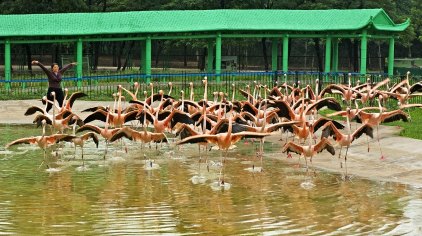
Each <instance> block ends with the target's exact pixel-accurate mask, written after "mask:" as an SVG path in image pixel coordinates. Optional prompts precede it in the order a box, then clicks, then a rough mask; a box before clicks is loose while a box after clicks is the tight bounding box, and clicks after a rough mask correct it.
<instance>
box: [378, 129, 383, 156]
mask: <svg viewBox="0 0 422 236" xmlns="http://www.w3.org/2000/svg"><path fill="white" fill-rule="evenodd" d="M377 140H378V147H379V149H380V152H381V159H384V154H383V153H382V149H381V143H380V136H379V133H378V125H377Z"/></svg>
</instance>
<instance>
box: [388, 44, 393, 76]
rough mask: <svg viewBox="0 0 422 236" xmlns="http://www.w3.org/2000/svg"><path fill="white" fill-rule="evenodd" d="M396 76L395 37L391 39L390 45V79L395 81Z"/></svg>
mask: <svg viewBox="0 0 422 236" xmlns="http://www.w3.org/2000/svg"><path fill="white" fill-rule="evenodd" d="M393 75H394V37H391V38H390V40H389V45H388V77H390V78H391V79H393Z"/></svg>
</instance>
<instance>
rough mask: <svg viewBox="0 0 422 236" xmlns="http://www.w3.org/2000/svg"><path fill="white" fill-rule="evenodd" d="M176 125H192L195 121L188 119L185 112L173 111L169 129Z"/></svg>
mask: <svg viewBox="0 0 422 236" xmlns="http://www.w3.org/2000/svg"><path fill="white" fill-rule="evenodd" d="M177 123H184V124H188V125H189V124H190V125H194V124H195V121H194V120H193V119H192V118H190V117H189V115H187V114H186V113H185V112H182V111H179V110H173V117H172V119H171V123H170V127H171V128H173V127H174V126H175V125H176V124H177Z"/></svg>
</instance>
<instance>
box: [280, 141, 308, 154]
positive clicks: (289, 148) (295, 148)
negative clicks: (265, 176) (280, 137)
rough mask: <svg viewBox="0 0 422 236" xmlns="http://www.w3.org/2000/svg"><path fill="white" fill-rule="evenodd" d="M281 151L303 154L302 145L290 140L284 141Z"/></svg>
mask: <svg viewBox="0 0 422 236" xmlns="http://www.w3.org/2000/svg"><path fill="white" fill-rule="evenodd" d="M281 152H283V153H285V152H287V153H289V152H294V153H296V154H299V155H301V154H303V147H302V146H299V145H297V144H296V143H294V142H292V141H289V142H288V143H286V144H285V145H284V147H283V150H282V151H281Z"/></svg>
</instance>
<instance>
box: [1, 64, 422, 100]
mask: <svg viewBox="0 0 422 236" xmlns="http://www.w3.org/2000/svg"><path fill="white" fill-rule="evenodd" d="M348 74H349V73H348V72H338V73H321V72H303V71H289V72H286V73H284V72H281V71H277V72H228V73H222V74H220V75H217V74H210V73H176V74H153V75H150V76H146V75H145V74H137V73H135V74H133V73H132V74H125V73H115V72H113V73H110V74H104V75H90V76H84V77H82V78H75V77H64V78H63V81H62V86H63V87H64V88H68V89H69V92H75V91H82V92H85V93H86V94H87V95H88V98H87V99H89V100H111V99H112V94H113V93H115V92H116V91H117V86H118V85H122V86H123V87H125V88H126V89H129V90H132V91H133V90H134V83H135V82H138V83H139V84H140V88H139V96H138V98H139V99H142V98H143V91H147V92H148V94H150V93H151V88H150V86H149V84H148V83H147V81H150V82H151V83H153V85H154V92H158V90H163V91H164V92H165V93H168V92H169V86H168V82H172V84H173V89H172V95H173V96H174V97H177V98H179V97H180V91H181V90H184V91H185V94H186V95H185V97H188V96H189V94H190V93H191V91H190V83H192V84H193V87H194V90H193V91H194V96H195V99H201V98H202V97H203V93H204V87H203V85H202V80H203V79H204V77H205V76H206V77H207V78H208V94H211V95H210V98H211V99H212V93H213V92H224V93H226V94H228V95H229V96H231V94H232V92H233V85H234V88H235V89H236V91H238V89H239V88H242V89H245V86H246V85H247V84H249V85H251V88H252V89H253V85H254V84H255V83H256V84H260V85H267V86H268V87H269V88H272V87H273V86H275V85H276V84H278V85H281V84H282V83H284V82H287V83H288V84H290V85H293V84H295V85H298V84H299V86H300V87H304V86H306V85H307V84H309V85H311V86H312V87H315V81H316V79H319V81H320V83H321V84H322V87H324V86H325V85H327V84H331V83H343V84H347V83H348V76H349V75H348ZM386 76H387V75H386V74H368V75H366V76H362V75H361V74H359V73H351V74H350V78H351V83H352V84H353V85H355V84H356V83H357V81H358V80H359V81H360V82H362V83H364V82H366V79H367V77H370V78H371V81H373V82H378V81H381V80H383V79H385V78H386ZM402 79H404V78H403V77H398V76H397V77H394V78H392V79H391V80H392V83H396V82H398V81H400V80H402ZM420 80H421V78H420V77H411V81H410V82H411V84H413V83H415V82H417V81H420ZM47 87H48V82H47V79H46V78H43V77H34V76H20V77H19V79H12V80H11V81H5V80H0V99H2V100H8V99H38V98H41V97H42V96H44V95H45V93H46V91H47ZM236 96H237V97H239V95H238V92H236ZM420 101H421V100H420V99H418V102H420Z"/></svg>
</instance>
